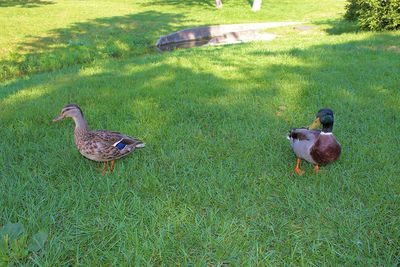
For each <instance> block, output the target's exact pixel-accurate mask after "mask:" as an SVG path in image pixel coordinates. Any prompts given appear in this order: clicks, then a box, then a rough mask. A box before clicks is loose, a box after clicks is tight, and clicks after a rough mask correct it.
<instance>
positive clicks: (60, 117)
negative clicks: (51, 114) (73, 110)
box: [53, 114, 64, 121]
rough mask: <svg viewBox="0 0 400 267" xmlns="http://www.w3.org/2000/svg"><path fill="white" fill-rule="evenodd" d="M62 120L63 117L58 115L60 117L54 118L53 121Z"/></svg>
mask: <svg viewBox="0 0 400 267" xmlns="http://www.w3.org/2000/svg"><path fill="white" fill-rule="evenodd" d="M63 118H64V116H63V115H62V114H60V115H58V117H57V118H55V119H54V120H53V121H59V120H61V119H63Z"/></svg>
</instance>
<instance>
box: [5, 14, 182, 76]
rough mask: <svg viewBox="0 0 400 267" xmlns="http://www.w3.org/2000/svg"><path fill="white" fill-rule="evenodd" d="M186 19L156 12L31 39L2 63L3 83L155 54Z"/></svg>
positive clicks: (77, 26) (75, 26) (80, 25)
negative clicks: (164, 37)
mask: <svg viewBox="0 0 400 267" xmlns="http://www.w3.org/2000/svg"><path fill="white" fill-rule="evenodd" d="M182 20H186V21H187V19H186V18H185V17H184V16H182V15H177V14H169V13H161V12H156V11H148V12H142V13H138V14H133V15H126V16H117V17H111V18H100V19H95V20H92V21H89V22H84V23H75V24H73V25H72V26H71V27H68V28H61V29H56V30H53V31H51V32H50V33H49V35H50V36H49V37H45V38H42V37H35V36H30V39H31V40H32V41H30V42H27V43H22V44H20V46H19V47H18V51H22V53H11V54H10V58H9V59H7V60H3V61H1V62H0V64H1V65H3V68H1V69H0V80H4V79H8V78H12V77H16V76H21V75H26V74H33V73H38V72H43V71H52V70H56V69H62V68H65V67H69V66H73V65H77V64H83V63H88V62H92V61H93V60H95V59H98V58H113V57H114V58H126V57H129V56H138V55H143V54H148V53H152V52H154V51H155V50H153V49H150V48H149V47H150V46H154V44H155V42H156V40H157V38H158V37H159V36H161V35H164V34H167V33H171V32H173V31H175V30H176V26H172V25H176V24H179V22H180V21H182Z"/></svg>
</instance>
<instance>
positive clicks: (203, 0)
mask: <svg viewBox="0 0 400 267" xmlns="http://www.w3.org/2000/svg"><path fill="white" fill-rule="evenodd" d="M143 5H144V6H154V5H160V6H162V5H166V6H171V5H175V6H186V7H187V6H206V7H215V0H185V1H180V0H150V1H148V2H147V3H146V4H143Z"/></svg>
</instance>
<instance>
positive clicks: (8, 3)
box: [0, 0, 54, 8]
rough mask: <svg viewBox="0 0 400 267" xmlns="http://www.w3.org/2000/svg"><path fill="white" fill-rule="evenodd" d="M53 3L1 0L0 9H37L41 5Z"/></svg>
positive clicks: (40, 0)
mask: <svg viewBox="0 0 400 267" xmlns="http://www.w3.org/2000/svg"><path fill="white" fill-rule="evenodd" d="M52 4H54V2H53V1H43V0H2V1H0V8H1V7H13V6H20V7H25V8H32V7H39V6H41V5H52Z"/></svg>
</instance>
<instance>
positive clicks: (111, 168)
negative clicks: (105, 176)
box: [110, 160, 115, 171]
mask: <svg viewBox="0 0 400 267" xmlns="http://www.w3.org/2000/svg"><path fill="white" fill-rule="evenodd" d="M114 163H115V160H112V161H111V167H110V170H111V171H113V170H114Z"/></svg>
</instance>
